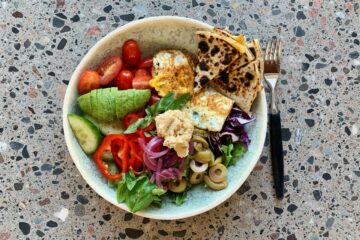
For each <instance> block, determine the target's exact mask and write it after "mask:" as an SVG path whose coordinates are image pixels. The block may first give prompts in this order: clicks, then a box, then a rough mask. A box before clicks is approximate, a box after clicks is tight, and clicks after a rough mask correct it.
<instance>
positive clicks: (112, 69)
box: [97, 56, 122, 85]
mask: <svg viewBox="0 0 360 240" xmlns="http://www.w3.org/2000/svg"><path fill="white" fill-rule="evenodd" d="M121 67H122V60H121V58H120V57H118V56H112V57H108V58H106V59H105V60H104V61H102V62H101V64H100V66H99V68H98V69H97V71H98V73H99V74H100V76H101V78H100V84H101V85H106V84H108V83H109V82H110V81H111V80H113V79H114V78H115V77H116V76H117V75H118V74H119V72H120V70H121Z"/></svg>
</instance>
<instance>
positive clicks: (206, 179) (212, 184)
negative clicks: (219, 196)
mask: <svg viewBox="0 0 360 240" xmlns="http://www.w3.org/2000/svg"><path fill="white" fill-rule="evenodd" d="M204 182H205V183H206V185H207V186H208V187H209V188H211V189H214V190H221V189H224V188H226V186H227V180H225V181H223V182H221V183H215V182H213V181H211V179H210V178H209V176H208V175H206V176H205V177H204Z"/></svg>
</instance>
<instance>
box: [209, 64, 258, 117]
mask: <svg viewBox="0 0 360 240" xmlns="http://www.w3.org/2000/svg"><path fill="white" fill-rule="evenodd" d="M260 64H261V59H257V60H255V61H253V62H251V63H249V64H247V65H245V66H243V65H241V64H237V63H235V64H232V65H231V66H230V67H229V68H228V69H227V70H226V71H225V72H223V73H222V75H221V76H220V77H219V78H217V79H214V80H213V81H212V82H211V86H212V87H213V88H214V89H216V90H218V91H219V92H220V93H222V94H224V95H225V96H227V97H229V98H231V99H233V100H234V101H235V103H236V105H238V106H239V107H240V108H241V109H242V110H243V111H245V112H247V113H249V112H250V110H251V106H252V104H253V102H254V100H255V98H256V96H257V93H258V91H259V90H260V89H261V73H260V71H259V67H260Z"/></svg>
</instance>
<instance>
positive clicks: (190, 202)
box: [63, 16, 267, 220]
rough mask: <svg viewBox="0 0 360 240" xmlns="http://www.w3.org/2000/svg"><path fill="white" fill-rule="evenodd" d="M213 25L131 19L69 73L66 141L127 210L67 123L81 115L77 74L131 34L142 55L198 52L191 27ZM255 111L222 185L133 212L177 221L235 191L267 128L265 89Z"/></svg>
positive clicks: (89, 175) (95, 184) (85, 171)
mask: <svg viewBox="0 0 360 240" xmlns="http://www.w3.org/2000/svg"><path fill="white" fill-rule="evenodd" d="M211 28H212V26H210V25H208V24H206V23H203V22H200V21H197V20H193V19H189V18H182V17H173V16H171V17H170V16H162V17H151V18H146V19H142V20H138V21H134V22H131V23H128V24H126V25H124V26H122V27H119V28H117V29H116V30H114V31H112V32H111V33H109V34H108V35H106V36H105V37H104V38H102V39H101V40H100V41H99V42H97V43H96V44H95V46H93V47H92V48H91V49H90V51H89V52H88V53H87V54H86V55H85V56H84V58H83V59H82V60H81V62H80V64H79V65H78V66H77V68H76V70H75V72H74V73H73V75H72V77H71V80H70V82H69V85H68V87H67V90H66V94H65V99H64V106H63V127H64V134H65V140H66V145H67V147H68V149H69V152H70V155H71V157H72V159H73V161H74V163H75V165H76V167H77V169H78V170H79V172H80V173H81V175H82V177H83V178H84V179H85V181H86V182H87V183H88V184H89V186H90V187H91V188H92V189H94V191H95V192H97V193H98V194H99V195H100V196H101V197H103V198H104V199H105V200H107V201H108V202H110V203H112V204H114V205H115V206H117V207H119V208H121V209H124V210H126V211H129V209H128V208H127V207H126V205H125V204H119V203H117V201H116V191H115V190H114V189H112V188H110V187H108V185H107V181H106V180H105V179H104V178H103V177H102V176H101V174H100V172H99V171H98V169H97V167H96V165H95V163H94V162H93V160H92V158H91V157H88V156H87V155H86V154H85V153H84V152H83V151H82V149H81V147H80V145H79V144H78V142H77V141H76V139H75V137H74V134H73V133H72V130H71V128H70V126H69V123H68V121H67V114H68V113H80V110H79V108H78V106H77V102H76V98H77V97H78V92H77V83H78V81H79V76H80V74H81V73H82V71H83V70H85V69H89V68H96V66H97V65H98V64H99V63H100V61H101V60H102V59H104V57H106V56H107V55H109V54H114V53H115V54H120V48H119V46H121V45H122V43H123V42H124V41H126V40H127V39H130V38H132V39H135V40H137V41H138V43H139V45H140V48H141V50H142V52H143V55H144V56H147V55H151V54H154V53H156V52H157V51H158V50H161V49H180V50H181V49H183V50H187V51H188V52H190V53H193V54H196V49H197V44H196V42H195V38H194V33H195V31H196V30H200V29H203V30H206V29H207V30H208V29H211ZM253 112H254V114H255V115H256V121H255V122H254V123H252V125H251V126H249V127H248V133H249V136H250V139H251V144H250V147H249V149H248V151H247V152H246V153H245V155H244V156H243V157H241V159H240V160H239V161H238V162H237V163H236V165H235V166H232V167H230V168H229V175H228V186H227V188H226V189H224V190H221V191H212V190H209V189H207V188H205V187H204V186H202V185H201V186H195V187H193V188H192V189H191V191H189V192H188V197H187V199H186V202H185V203H184V204H183V205H181V206H176V205H175V204H172V203H171V201H170V200H169V199H167V198H165V199H164V201H163V204H162V207H161V208H157V207H149V208H148V209H146V210H144V211H140V212H137V213H136V214H137V215H140V216H143V217H147V218H153V219H163V220H165V219H181V218H186V217H190V216H194V215H197V214H200V213H203V212H206V211H209V210H210V209H213V208H215V207H216V206H218V205H219V204H221V203H223V202H224V201H225V200H227V199H228V198H229V197H230V196H231V195H233V194H234V193H235V192H236V191H237V190H238V189H239V188H240V186H241V185H242V184H243V183H244V181H245V180H246V178H247V177H248V176H249V174H250V173H251V171H252V170H253V168H254V166H255V164H256V162H257V161H258V159H259V157H260V154H261V152H262V149H263V145H264V140H265V134H266V126H267V125H266V122H267V108H266V99H265V93H264V91H262V92H261V93H260V94H259V95H258V97H257V99H256V101H255V103H254V106H253Z"/></svg>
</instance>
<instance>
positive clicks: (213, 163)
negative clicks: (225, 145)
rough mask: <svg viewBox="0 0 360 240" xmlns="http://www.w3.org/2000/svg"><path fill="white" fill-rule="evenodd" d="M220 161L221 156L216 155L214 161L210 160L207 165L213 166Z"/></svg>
mask: <svg viewBox="0 0 360 240" xmlns="http://www.w3.org/2000/svg"><path fill="white" fill-rule="evenodd" d="M221 162H222V157H218V158H217V159H216V160H215V161H212V162H210V163H209V166H210V167H212V166H215V165H216V164H219V163H221Z"/></svg>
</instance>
